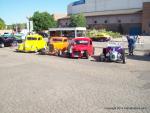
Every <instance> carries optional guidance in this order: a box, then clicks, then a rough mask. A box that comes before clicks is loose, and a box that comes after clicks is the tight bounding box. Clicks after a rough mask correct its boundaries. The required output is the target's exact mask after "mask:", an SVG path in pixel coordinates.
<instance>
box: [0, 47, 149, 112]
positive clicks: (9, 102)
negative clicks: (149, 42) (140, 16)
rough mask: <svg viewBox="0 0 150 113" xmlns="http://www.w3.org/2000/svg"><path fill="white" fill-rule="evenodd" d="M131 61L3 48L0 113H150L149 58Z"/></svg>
mask: <svg viewBox="0 0 150 113" xmlns="http://www.w3.org/2000/svg"><path fill="white" fill-rule="evenodd" d="M135 54H136V55H135V56H133V57H128V59H127V64H120V63H101V62H94V61H89V60H86V59H67V58H60V57H55V56H41V55H37V54H34V53H31V54H29V53H16V52H14V48H10V47H8V48H3V49H1V48H0V113H150V57H149V56H144V53H143V52H140V51H136V52H135Z"/></svg>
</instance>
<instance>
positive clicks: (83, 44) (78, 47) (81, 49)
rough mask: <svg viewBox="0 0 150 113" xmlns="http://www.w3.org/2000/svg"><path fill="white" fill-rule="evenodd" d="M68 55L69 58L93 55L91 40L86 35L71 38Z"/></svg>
mask: <svg viewBox="0 0 150 113" xmlns="http://www.w3.org/2000/svg"><path fill="white" fill-rule="evenodd" d="M68 55H69V57H71V58H89V56H92V55H94V47H93V44H92V40H91V39H90V38H87V37H80V38H74V39H72V43H71V44H70V46H69V49H68Z"/></svg>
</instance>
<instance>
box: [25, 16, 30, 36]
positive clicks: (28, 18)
mask: <svg viewBox="0 0 150 113" xmlns="http://www.w3.org/2000/svg"><path fill="white" fill-rule="evenodd" d="M26 18H27V20H28V24H29V35H30V17H26ZM27 26H28V25H27Z"/></svg>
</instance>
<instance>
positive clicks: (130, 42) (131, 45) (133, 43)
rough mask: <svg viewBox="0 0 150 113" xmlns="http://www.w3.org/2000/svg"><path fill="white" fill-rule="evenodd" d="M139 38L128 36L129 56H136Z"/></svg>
mask: <svg viewBox="0 0 150 113" xmlns="http://www.w3.org/2000/svg"><path fill="white" fill-rule="evenodd" d="M137 38H138V36H129V35H127V40H128V49H129V55H134V49H135V47H136V41H137Z"/></svg>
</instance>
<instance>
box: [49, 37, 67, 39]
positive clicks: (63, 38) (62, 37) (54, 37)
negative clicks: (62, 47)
mask: <svg viewBox="0 0 150 113" xmlns="http://www.w3.org/2000/svg"><path fill="white" fill-rule="evenodd" d="M51 38H52V39H68V38H67V37H51Z"/></svg>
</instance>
